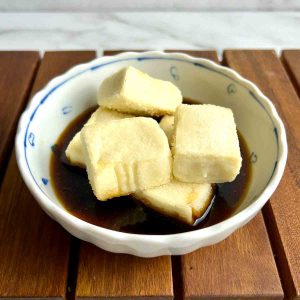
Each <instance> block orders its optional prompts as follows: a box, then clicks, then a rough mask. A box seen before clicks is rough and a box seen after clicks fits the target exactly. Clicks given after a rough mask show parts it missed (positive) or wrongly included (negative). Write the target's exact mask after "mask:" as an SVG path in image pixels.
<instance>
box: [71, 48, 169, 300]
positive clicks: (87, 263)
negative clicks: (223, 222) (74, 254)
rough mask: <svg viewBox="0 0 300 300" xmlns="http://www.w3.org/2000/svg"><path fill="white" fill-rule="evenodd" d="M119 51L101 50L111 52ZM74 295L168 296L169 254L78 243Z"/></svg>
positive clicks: (162, 297)
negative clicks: (114, 250)
mask: <svg viewBox="0 0 300 300" xmlns="http://www.w3.org/2000/svg"><path fill="white" fill-rule="evenodd" d="M119 52H121V51H117V50H116V51H105V52H104V55H114V54H116V53H119ZM76 297H77V298H98V299H123V300H124V299H146V298H148V297H153V299H172V297H173V285H172V271H171V258H170V257H166V256H165V257H158V258H151V259H145V258H139V257H135V256H130V255H122V254H114V253H109V252H106V251H103V250H100V249H98V248H96V247H95V246H92V245H90V244H87V243H82V245H81V251H80V256H79V264H78V277H77V287H76Z"/></svg>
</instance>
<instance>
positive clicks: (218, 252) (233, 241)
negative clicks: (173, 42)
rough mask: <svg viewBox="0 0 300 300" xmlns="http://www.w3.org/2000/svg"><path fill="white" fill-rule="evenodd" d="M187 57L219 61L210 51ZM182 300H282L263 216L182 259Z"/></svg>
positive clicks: (192, 53) (260, 215)
mask: <svg viewBox="0 0 300 300" xmlns="http://www.w3.org/2000/svg"><path fill="white" fill-rule="evenodd" d="M188 54H190V55H193V56H199V57H204V58H208V59H211V60H213V61H215V62H217V61H218V58H217V55H216V53H215V52H212V51H206V52H202V51H188ZM181 268H182V275H183V296H184V298H185V299H237V298H239V299H247V298H251V299H281V298H282V297H283V292H282V289H281V285H280V279H279V276H278V273H277V269H276V265H275V261H274V258H273V254H272V250H271V246H270V243H269V239H268V235H267V231H266V228H265V225H264V221H263V218H262V214H261V213H259V214H258V216H257V217H256V218H255V219H254V220H252V221H251V222H250V223H249V224H247V225H246V226H244V227H243V228H241V229H240V230H238V231H237V232H235V233H234V234H232V235H231V236H230V237H229V238H227V239H226V240H225V241H223V242H221V243H219V244H217V245H213V246H210V247H206V248H203V249H199V250H197V251H195V252H193V253H191V254H187V255H184V256H182V257H181Z"/></svg>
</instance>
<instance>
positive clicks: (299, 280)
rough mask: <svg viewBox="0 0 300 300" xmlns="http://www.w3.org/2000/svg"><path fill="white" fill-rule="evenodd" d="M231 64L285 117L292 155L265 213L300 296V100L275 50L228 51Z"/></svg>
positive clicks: (292, 288)
mask: <svg viewBox="0 0 300 300" xmlns="http://www.w3.org/2000/svg"><path fill="white" fill-rule="evenodd" d="M225 59H226V61H227V63H228V65H229V66H230V67H232V68H234V69H236V70H237V71H238V72H240V73H241V74H242V75H243V76H245V77H246V78H248V79H250V80H252V81H253V82H254V83H256V84H257V85H258V86H259V87H260V88H261V90H262V91H263V92H264V93H265V94H266V95H267V96H268V97H269V98H270V99H272V101H273V103H274V104H275V105H276V107H277V109H278V111H279V113H280V116H281V117H282V119H283V121H284V123H285V126H286V130H287V138H288V144H289V156H288V161H287V166H286V169H285V173H284V176H283V178H282V181H281V183H280V185H279V187H278V188H277V190H276V192H275V193H274V195H273V196H272V199H271V201H269V202H268V204H267V205H266V206H265V209H264V217H265V220H266V224H267V225H268V227H269V233H270V237H271V241H272V245H273V250H274V251H275V254H276V256H275V257H276V262H277V264H278V266H279V272H280V275H281V278H282V281H283V287H284V291H285V293H286V295H287V297H289V298H293V299H300V251H299V249H300V231H299V228H300V205H299V199H300V188H299V178H300V131H299V125H300V122H299V120H300V119H299V116H300V102H299V99H298V97H297V94H296V92H295V90H294V89H293V86H292V84H291V82H290V81H289V78H288V76H287V74H286V72H285V70H284V68H283V66H282V64H281V62H280V61H279V59H278V58H277V57H276V55H275V53H274V52H273V51H262V50H257V51H226V52H225Z"/></svg>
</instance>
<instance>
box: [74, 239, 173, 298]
mask: <svg viewBox="0 0 300 300" xmlns="http://www.w3.org/2000/svg"><path fill="white" fill-rule="evenodd" d="M172 293H173V292H172V275H171V263H170V257H166V256H165V257H158V258H140V257H135V256H132V255H124V254H113V253H109V252H106V251H103V250H100V249H98V248H96V247H95V246H93V245H91V244H88V243H82V244H81V252H80V259H79V269H78V279H77V289H76V297H77V298H80V299H81V298H97V299H123V300H124V299H145V298H148V297H153V299H172Z"/></svg>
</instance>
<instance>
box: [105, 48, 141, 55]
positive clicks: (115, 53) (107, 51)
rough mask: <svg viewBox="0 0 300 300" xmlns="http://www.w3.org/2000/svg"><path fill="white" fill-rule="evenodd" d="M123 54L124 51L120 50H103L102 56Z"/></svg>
mask: <svg viewBox="0 0 300 300" xmlns="http://www.w3.org/2000/svg"><path fill="white" fill-rule="evenodd" d="M127 51H132V52H144V51H147V50H127ZM123 52H125V50H120V49H116V50H105V51H104V52H103V55H117V54H120V53H123Z"/></svg>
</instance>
